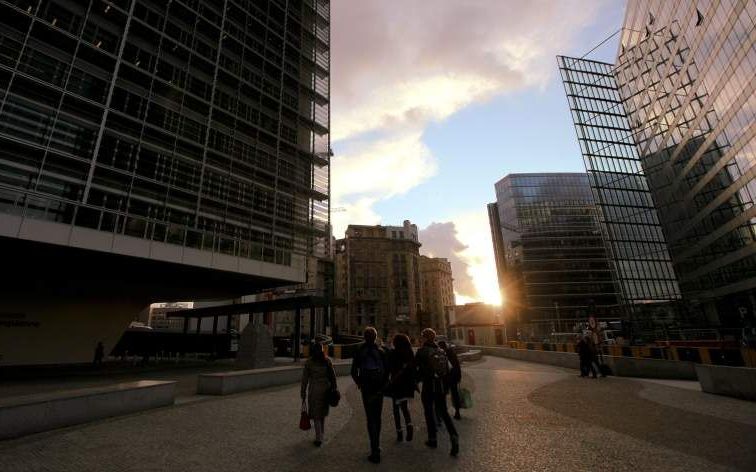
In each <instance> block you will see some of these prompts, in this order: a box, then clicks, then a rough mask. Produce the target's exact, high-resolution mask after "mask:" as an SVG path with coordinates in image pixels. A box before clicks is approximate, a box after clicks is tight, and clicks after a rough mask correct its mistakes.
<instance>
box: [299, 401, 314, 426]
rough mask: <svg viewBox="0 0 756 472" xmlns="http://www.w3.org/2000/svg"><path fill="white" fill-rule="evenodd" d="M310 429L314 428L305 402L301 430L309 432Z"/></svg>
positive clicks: (300, 422)
mask: <svg viewBox="0 0 756 472" xmlns="http://www.w3.org/2000/svg"><path fill="white" fill-rule="evenodd" d="M310 428H312V425H311V424H310V415H308V414H307V405H305V402H304V401H303V402H302V414H301V415H300V416H299V429H301V430H302V431H307V430H308V429H310Z"/></svg>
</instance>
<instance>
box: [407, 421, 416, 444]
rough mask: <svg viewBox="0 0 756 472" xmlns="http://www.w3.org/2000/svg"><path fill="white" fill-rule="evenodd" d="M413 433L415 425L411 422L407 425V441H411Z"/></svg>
mask: <svg viewBox="0 0 756 472" xmlns="http://www.w3.org/2000/svg"><path fill="white" fill-rule="evenodd" d="M414 435H415V427H414V426H412V425H411V424H408V425H407V442H409V441H412V437H413V436H414Z"/></svg>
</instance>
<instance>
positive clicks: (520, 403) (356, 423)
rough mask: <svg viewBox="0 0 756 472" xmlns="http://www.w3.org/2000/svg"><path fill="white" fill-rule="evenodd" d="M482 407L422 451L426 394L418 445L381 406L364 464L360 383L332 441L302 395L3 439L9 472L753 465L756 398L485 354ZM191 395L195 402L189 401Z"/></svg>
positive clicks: (0, 445) (239, 398) (479, 372)
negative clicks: (400, 435)
mask: <svg viewBox="0 0 756 472" xmlns="http://www.w3.org/2000/svg"><path fill="white" fill-rule="evenodd" d="M463 368H464V377H463V384H464V386H465V387H467V388H469V389H470V390H471V391H472V392H473V398H474V402H475V405H474V407H473V408H472V409H469V410H463V413H462V414H463V419H462V420H461V421H459V422H457V427H458V430H459V432H460V436H461V452H460V455H459V457H457V458H453V457H450V456H449V455H448V448H449V441H448V437H447V436H446V435H445V434H444V433H443V431H442V432H441V433H440V435H439V448H438V449H436V450H431V449H428V448H426V447H425V446H424V444H423V442H424V441H425V434H426V431H425V427H424V424H423V423H424V421H423V416H422V412H421V406H420V404H419V403H420V402H419V398H418V399H416V400H415V401H414V402H413V405H412V415H413V419H414V420H415V425H416V435H415V440H414V441H413V442H411V443H407V442H402V443H397V442H396V435H395V431H394V427H393V419H392V417H391V408H390V404H389V402H388V400H387V401H386V402H385V404H384V415H383V431H382V447H383V462H382V464H380V465H377V466H376V465H373V464H370V463H368V462H367V461H366V456H367V453H368V442H367V433H366V427H365V417H364V413H363V410H362V405H361V403H360V398H359V392H358V390H357V389H355V388H354V386H353V384H352V382H351V380H350V379H349V378H346V377H342V378H340V379H339V383H340V388H341V390H342V392H343V393H344V399H343V400H342V403H341V404H340V405H339V407H338V408H335V409H332V410H331V414H330V416H329V417H328V420H327V423H326V442H325V444H324V445H323V447H321V448H315V447H314V446H313V445H312V440H313V434H314V433H313V432H312V431H307V432H303V431H300V430H299V429H298V423H299V408H300V400H299V387H298V386H290V387H281V388H272V389H266V390H260V391H255V392H248V393H242V394H237V395H232V396H228V397H222V398H215V397H213V398H208V397H201V398H199V397H194V401H183V402H181V403H180V404H178V405H176V406H172V407H166V408H161V409H157V410H152V411H148V412H143V413H139V414H134V415H128V416H122V417H117V418H111V419H108V420H103V421H97V422H93V423H89V424H86V425H80V426H75V427H70V428H65V429H61V430H56V431H50V432H47V433H40V434H36V435H31V436H27V437H24V438H20V439H15V440H10V441H3V442H0V470H1V471H3V472H14V471H111V470H112V471H152V470H155V471H157V470H161V471H163V470H165V471H181V472H189V471H206V470H222V471H302V470H313V471H314V470H331V471H342V470H344V471H346V470H350V471H352V470H357V471H359V470H378V469H382V470H390V471H403V470H407V471H425V470H439V471H445V470H455V471H456V470H462V471H502V470H527V471H531V470H533V471H542V470H543V471H547V470H560V471H563V470H567V471H570V470H579V471H583V470H585V471H594V470H602V471H605V470H609V471H614V470H617V471H622V470H628V471H629V470H664V471H678V470H679V471H697V470H701V471H703V470H705V471H712V472H713V471H725V470H744V471H745V470H747V471H752V470H756V448H754V447H753V446H754V438H756V403H753V402H746V401H741V400H735V399H731V398H726V397H719V396H715V395H710V394H706V393H702V392H700V391H697V390H696V389H694V388H691V386H690V385H686V384H674V383H672V384H665V383H664V382H652V381H639V380H637V379H625V378H615V377H609V378H606V379H599V380H593V379H583V378H580V377H578V376H577V375H576V372H575V371H573V370H569V369H562V368H559V367H552V366H546V365H540V364H531V363H526V362H520V361H515V360H511V359H501V358H490V357H485V358H484V359H483V360H481V361H479V362H475V363H470V364H465V365H464V366H463ZM185 398H190V397H185Z"/></svg>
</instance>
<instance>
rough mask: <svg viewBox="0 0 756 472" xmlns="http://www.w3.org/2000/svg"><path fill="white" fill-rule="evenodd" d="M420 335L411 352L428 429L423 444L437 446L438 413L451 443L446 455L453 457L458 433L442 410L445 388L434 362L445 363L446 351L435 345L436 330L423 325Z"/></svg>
mask: <svg viewBox="0 0 756 472" xmlns="http://www.w3.org/2000/svg"><path fill="white" fill-rule="evenodd" d="M421 337H422V339H423V345H422V347H421V348H420V349H419V350H418V351H417V354H416V355H415V362H416V363H417V371H418V376H419V378H420V380H421V381H422V382H423V390H422V392H421V393H420V399H421V400H422V402H423V413H425V424H426V427H427V428H428V440H427V441H426V442H425V445H426V446H428V447H430V448H433V449H435V448H437V447H438V440H437V435H436V433H437V431H438V428H437V427H436V414H438V416H440V417H441V420H442V421H443V422H444V425H445V426H446V431H447V432H448V433H449V439H450V440H451V445H452V446H451V451H450V452H449V454H451V455H452V456H456V455H457V454H459V434H457V428H455V427H454V422H453V421H452V419H451V417H450V416H449V411H448V410H447V409H446V391H445V387H444V382H445V381H446V379H445V378H442V377H441V376H439V372H438V367H439V366H437V365H436V364H437V361H438V360H443V361H444V362H447V359H446V354H445V352H444V351H443V350H442V349H441V348H440V347H438V344H436V342H435V339H436V332H435V331H433V330H432V329H431V328H425V329H424V330H423V331H422V333H421ZM441 354H443V356H441ZM441 357H443V359H441ZM443 368H444V369H446V368H447V366H445V365H444V366H443ZM447 373H448V372H447Z"/></svg>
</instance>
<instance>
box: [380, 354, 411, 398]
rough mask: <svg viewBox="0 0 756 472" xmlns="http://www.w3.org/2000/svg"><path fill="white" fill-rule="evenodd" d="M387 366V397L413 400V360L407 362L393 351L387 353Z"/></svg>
mask: <svg viewBox="0 0 756 472" xmlns="http://www.w3.org/2000/svg"><path fill="white" fill-rule="evenodd" d="M388 364H389V379H390V380H389V386H388V389H387V392H386V394H387V396H390V397H391V398H393V399H395V400H399V399H402V398H414V397H415V388H416V386H417V381H416V378H417V377H416V375H415V373H416V367H415V359H414V358H413V359H410V360H409V362H407V361H406V360H405V359H402V357H401V355H400V354H399V353H398V352H396V351H395V350H394V351H391V352H390V353H389V356H388Z"/></svg>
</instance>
